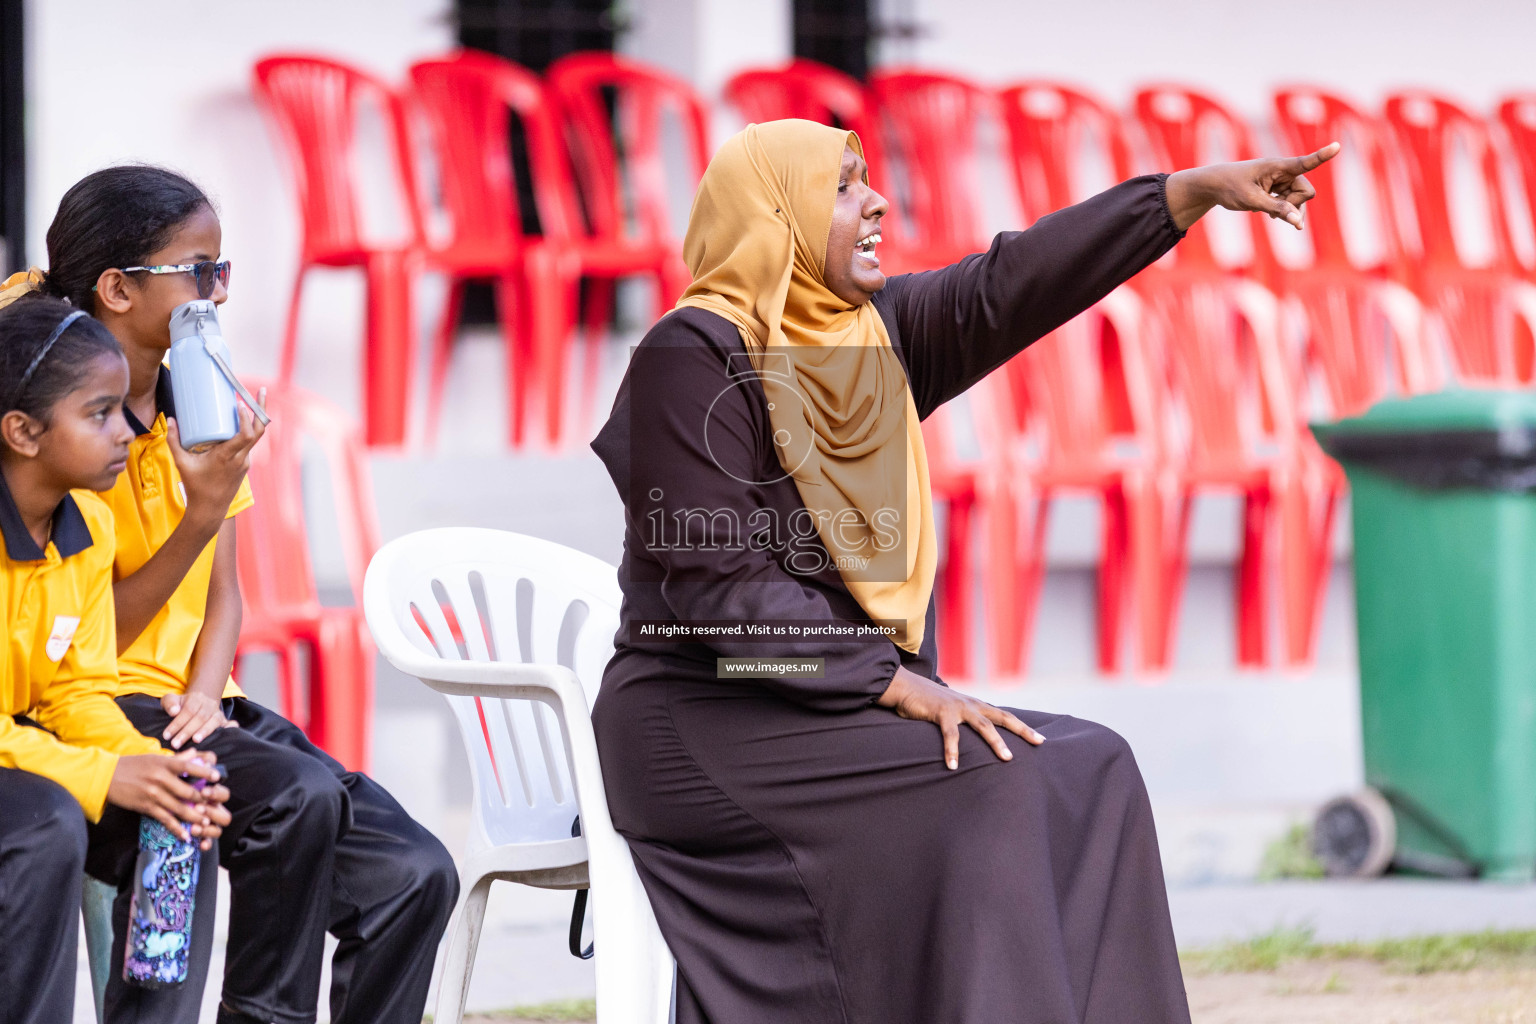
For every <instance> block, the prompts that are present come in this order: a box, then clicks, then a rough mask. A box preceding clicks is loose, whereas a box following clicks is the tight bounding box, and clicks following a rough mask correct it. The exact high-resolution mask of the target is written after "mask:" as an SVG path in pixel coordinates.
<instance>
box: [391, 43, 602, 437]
mask: <svg viewBox="0 0 1536 1024" xmlns="http://www.w3.org/2000/svg"><path fill="white" fill-rule="evenodd" d="M410 76H411V84H412V93H413V97H414V99H415V104H416V106H417V107H418V108H419V109H420V110H421V112H422V113H424V114H425V115H426V120H427V121H428V123H429V124H430V126H431V129H432V141H433V143H434V149H435V153H436V158H437V159H436V163H437V167H438V174H439V178H440V180H441V190H442V196H441V201H442V205H443V207H444V209H445V212H446V213H447V217H448V221H449V228H448V232H447V237H446V238H443V239H441V240H434V242H435V244H432V245H431V247H430V250H429V257H430V260H431V262H432V264H433V265H434V266H435V267H436V268H438V269H439V270H441V271H443V272H444V273H445V274H446V275H447V277H448V297H447V304H446V306H445V307H444V312H443V318H442V321H441V323H440V325H439V327H438V330H437V334H436V337H435V338H434V340H433V343H432V359H431V367H432V369H431V381H430V384H429V389H428V412H427V422H428V424H429V427H428V429H429V437H430V436H431V434H432V433H435V429H436V426H437V422H438V417H439V413H440V410H441V407H442V395H443V386H444V382H445V377H446V374H447V368H448V362H449V357H450V356H451V355H452V351H453V340H454V334H455V330H456V328H457V325H458V319H459V314H460V309H461V304H462V302H463V298H464V289H465V286H466V285H467V284H468V283H469V282H471V281H476V280H488V281H491V282H493V283H494V285H495V289H496V299H497V304H498V306H499V315H500V321H501V330H502V336H503V339H504V342H505V350H506V366H507V398H508V417H507V420H508V433H509V439H510V441H511V444H512V447H514V448H518V447H522V445H523V444H524V441H525V440H526V437H527V419H528V408H529V405H530V404H531V403H532V402H534V401H539V402H541V403H542V406H543V412H544V435H545V437H546V439H547V440H548V441H549V443H551V444H556V443H558V442H559V440H560V438H561V431H562V423H561V413H562V407H563V404H564V392H565V387H564V383H565V367H566V363H567V359H566V347H567V343H568V342H569V340H570V338H571V334H572V329H573V327H574V315H575V306H576V294H575V290H576V286H577V280H578V278H579V276H580V273H581V255H580V253H579V251H577V250H576V247H575V245H574V244H573V243H574V240H575V238H576V236H577V234H578V232H577V224H578V219H579V216H580V214H579V211H578V210H577V209H576V208H575V196H574V192H573V189H574V185H573V183H572V181H571V178H570V172H569V169H568V166H567V164H566V161H565V155H564V150H563V145H564V144H563V141H562V139H561V134H560V122H559V117H558V113H557V111H556V110H555V108H554V106H553V105H552V104H551V103H550V102H549V100H548V98H547V96H546V94H545V90H544V85H543V83H542V82H541V81H540V80H539V78H538V76H537V75H535V74H533V73H532V72H531V71H528V70H527V69H525V68H522V67H519V66H518V65H516V64H513V63H511V62H510V61H507V60H503V59H502V58H500V57H495V56H492V55H490V54H486V53H479V52H475V51H461V52H459V53H456V54H453V55H452V56H450V57H447V58H444V59H442V60H429V61H421V62H419V63H417V64H415V65H413V66H412V67H411V71H410ZM509 115H511V116H513V117H516V118H517V120H518V122H519V123H520V124H521V126H522V129H523V137H524V139H525V140H526V143H527V147H528V163H529V170H530V171H531V174H532V183H533V192H534V196H535V200H536V203H537V207H538V218H539V227H540V231H541V233H540V234H539V235H533V236H528V235H525V234H524V233H523V230H522V222H521V215H520V212H519V210H518V207H517V190H516V183H515V181H514V174H513V167H512V140H511V131H510V129H511V123H510V120H509Z"/></svg>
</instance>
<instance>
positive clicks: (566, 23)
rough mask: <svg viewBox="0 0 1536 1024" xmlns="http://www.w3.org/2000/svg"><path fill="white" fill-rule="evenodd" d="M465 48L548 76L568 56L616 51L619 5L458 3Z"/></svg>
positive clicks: (546, 0) (526, 0)
mask: <svg viewBox="0 0 1536 1024" xmlns="http://www.w3.org/2000/svg"><path fill="white" fill-rule="evenodd" d="M455 6H456V12H455V16H456V17H457V18H458V23H459V44H460V45H461V46H468V47H472V48H473V49H476V50H485V51H487V52H489V53H495V54H499V55H501V56H503V57H505V58H507V59H508V60H512V61H516V62H517V63H519V64H521V65H523V67H525V68H528V69H529V70H530V71H538V72H541V73H542V72H543V71H544V70H545V69H547V68H548V67H549V66H550V65H551V64H553V63H554V62H555V61H557V60H559V59H560V58H561V57H564V56H565V55H566V54H568V53H577V52H579V51H581V50H612V49H613V37H614V32H615V26H616V21H615V15H614V12H613V9H612V8H613V0H458V2H457V4H456V5H455Z"/></svg>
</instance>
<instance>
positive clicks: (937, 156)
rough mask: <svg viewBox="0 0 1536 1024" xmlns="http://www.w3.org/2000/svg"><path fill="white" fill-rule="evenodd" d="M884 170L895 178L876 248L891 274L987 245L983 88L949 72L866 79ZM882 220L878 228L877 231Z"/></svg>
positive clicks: (992, 108) (986, 103) (986, 102)
mask: <svg viewBox="0 0 1536 1024" xmlns="http://www.w3.org/2000/svg"><path fill="white" fill-rule="evenodd" d="M869 94H870V96H871V97H872V98H873V101H874V106H875V112H876V115H877V117H878V118H879V123H880V125H881V127H882V129H883V130H884V131H886V132H887V133H888V134H887V135H886V136H885V138H884V140H883V153H884V157H885V160H886V162H887V169H888V170H890V171H892V172H894V175H895V179H896V181H897V182H898V187H897V189H896V192H897V195H898V196H899V199H898V201H896V202H893V204H892V205H893V207H894V208H895V213H896V216H895V217H891V218H888V219H887V224H888V227H889V231H890V235H891V237H889V238H887V239H886V240H885V242H884V245H883V247H882V249H881V260H882V262H885V263H886V268H885V269H886V270H887V272H888V273H904V272H906V271H913V270H932V269H934V268H937V267H946V266H949V265H950V264H952V263H955V262H957V261H958V260H959V259H960V258H961V257H963V256H967V255H969V254H971V253H973V252H981V251H982V250H984V249H986V248H987V245H988V244H989V242H990V239H989V238H988V237H987V235H986V230H985V226H984V224H983V218H982V210H981V208H980V207H979V206H978V205H977V198H978V197H979V196H980V195H981V194H982V193H981V183H980V178H981V175H980V168H979V163H980V154H979V152H978V138H977V136H978V132H979V129H980V122H981V120H982V119H983V118H985V117H996V116H997V113H998V111H997V100H996V97H994V96H993V95H992V93H991V92H989V91H988V90H986V89H983V88H981V87H980V86H978V85H976V84H974V83H972V82H968V81H966V80H965V79H962V78H957V77H955V76H953V75H941V74H935V73H931V72H926V71H884V72H880V73H878V74H875V75H872V76H870V80H869ZM886 230H887V225H882V231H881V233H882V235H883V234H885V233H886Z"/></svg>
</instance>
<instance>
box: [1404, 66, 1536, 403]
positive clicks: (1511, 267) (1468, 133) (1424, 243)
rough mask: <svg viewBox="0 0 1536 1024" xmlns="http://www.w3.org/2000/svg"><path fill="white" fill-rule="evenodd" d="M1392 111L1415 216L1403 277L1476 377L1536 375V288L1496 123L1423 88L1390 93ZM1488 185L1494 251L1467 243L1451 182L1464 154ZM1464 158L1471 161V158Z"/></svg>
mask: <svg viewBox="0 0 1536 1024" xmlns="http://www.w3.org/2000/svg"><path fill="white" fill-rule="evenodd" d="M1383 116H1384V119H1385V121H1386V123H1387V125H1388V126H1389V127H1390V129H1391V132H1392V135H1393V138H1394V140H1395V142H1396V144H1397V145H1396V153H1397V156H1398V158H1399V161H1400V163H1401V165H1402V175H1403V176H1402V179H1401V181H1400V183H1399V186H1398V192H1399V194H1402V195H1404V196H1406V197H1407V198H1408V199H1409V202H1408V203H1407V204H1406V208H1405V209H1404V210H1403V211H1402V212H1403V213H1404V214H1405V215H1406V217H1405V219H1407V220H1408V221H1409V224H1410V226H1411V232H1410V237H1409V238H1408V239H1405V245H1404V249H1405V254H1404V255H1405V262H1404V264H1403V266H1402V267H1401V274H1402V277H1403V278H1404V279H1405V280H1406V281H1407V282H1408V283H1409V284H1410V285H1411V286H1412V287H1413V288H1414V289H1415V290H1416V291H1417V292H1418V294H1419V297H1420V298H1421V299H1422V300H1423V301H1424V305H1425V306H1426V307H1427V308H1428V309H1429V311H1430V312H1431V314H1432V315H1433V316H1434V318H1435V319H1436V320H1437V321H1438V323H1439V325H1440V327H1441V329H1442V331H1443V333H1444V335H1445V338H1446V340H1447V342H1448V347H1449V348H1450V351H1451V355H1452V358H1453V360H1454V362H1455V365H1456V370H1457V372H1458V374H1459V376H1460V377H1461V378H1462V379H1463V380H1464V381H1466V382H1467V383H1479V384H1495V385H1506V386H1520V385H1525V384H1529V383H1531V382H1532V380H1533V379H1536V346H1533V342H1532V338H1533V335H1536V290H1533V288H1532V286H1531V285H1530V284H1528V283H1527V282H1525V281H1524V280H1522V277H1521V267H1520V264H1519V260H1518V258H1517V257H1516V254H1515V251H1514V246H1513V242H1512V240H1511V238H1510V233H1509V223H1508V221H1507V220H1506V219H1505V209H1504V197H1503V183H1502V181H1501V179H1500V167H1499V160H1500V155H1499V153H1498V151H1497V149H1496V148H1495V143H1494V139H1493V138H1492V135H1491V133H1490V131H1489V126H1488V124H1487V123H1486V122H1484V121H1483V120H1482V119H1481V118H1478V117H1475V116H1473V115H1472V114H1470V113H1468V112H1467V111H1466V110H1464V109H1463V108H1461V107H1459V106H1457V105H1456V104H1455V103H1453V102H1451V101H1450V100H1448V99H1445V98H1444V97H1441V96H1436V95H1434V94H1432V93H1429V92H1424V91H1419V90H1414V91H1406V92H1401V93H1397V94H1394V95H1393V96H1390V97H1388V99H1387V102H1386V106H1385V110H1384V115H1383ZM1463 153H1464V154H1466V156H1467V157H1468V158H1469V159H1470V160H1471V162H1472V165H1473V168H1474V173H1473V174H1471V175H1469V176H1464V177H1463V178H1462V180H1463V181H1464V182H1465V183H1466V184H1468V185H1472V184H1473V183H1474V182H1475V187H1473V188H1472V189H1471V191H1472V192H1475V193H1478V194H1480V197H1481V201H1482V205H1483V212H1484V213H1485V214H1486V216H1484V217H1482V218H1480V219H1481V220H1482V224H1481V225H1473V226H1472V228H1471V229H1472V230H1479V231H1481V232H1483V233H1484V235H1485V241H1486V242H1487V243H1488V246H1487V248H1488V251H1487V253H1486V258H1481V259H1475V258H1473V256H1474V254H1471V253H1467V252H1464V251H1463V246H1462V242H1463V241H1464V239H1458V237H1457V235H1458V232H1457V229H1456V226H1455V214H1454V211H1453V209H1452V195H1453V191H1452V187H1451V184H1450V181H1451V174H1452V172H1453V165H1454V164H1455V163H1456V161H1457V160H1458V158H1459V157H1460V156H1461V155H1462V154H1463ZM1463 166H1464V165H1463Z"/></svg>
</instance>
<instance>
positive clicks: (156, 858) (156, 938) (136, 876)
mask: <svg viewBox="0 0 1536 1024" xmlns="http://www.w3.org/2000/svg"><path fill="white" fill-rule="evenodd" d="M198 763H201V762H198ZM191 782H192V785H193V787H194V788H196V789H202V788H203V786H204V785H205V781H204V780H203V779H192V780H191ZM197 844H198V841H197V839H195V838H194V839H192V840H191V841H188V840H185V839H182V838H181V837H180V836H178V835H176V834H175V833H174V832H172V831H171V830H170V829H168V828H166V827H165V826H164V825H162V824H160V822H158V821H156V820H155V819H154V818H151V817H149V816H148V815H145V816H144V817H143V818H141V819H140V820H139V858H138V862H137V863H136V864H135V865H134V870H133V899H132V902H131V903H130V904H129V907H128V944H127V948H126V949H125V951H124V953H123V980H124V981H126V982H128V983H130V984H133V985H139V986H141V987H143V988H164V987H166V986H169V985H180V984H181V983H182V982H184V981H186V980H187V954H188V952H189V950H190V947H191V944H192V911H193V903H194V897H195V896H196V894H197V876H198V864H199V862H200V861H201V860H202V857H201V851H199V850H198V848H197Z"/></svg>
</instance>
